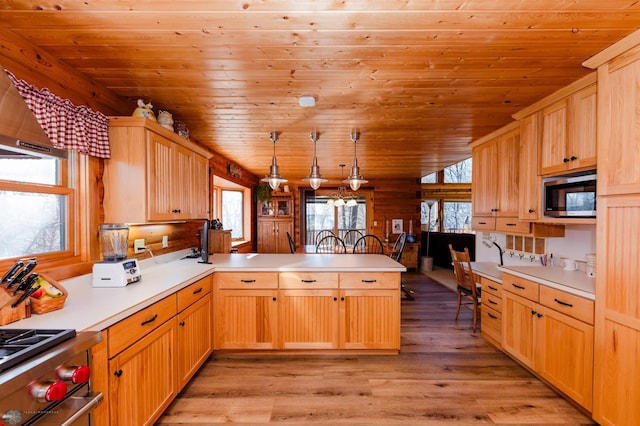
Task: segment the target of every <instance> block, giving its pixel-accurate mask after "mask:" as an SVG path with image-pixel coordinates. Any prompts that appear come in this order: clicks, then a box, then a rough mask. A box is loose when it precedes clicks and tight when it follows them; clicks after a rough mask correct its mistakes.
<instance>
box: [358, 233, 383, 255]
mask: <svg viewBox="0 0 640 426" xmlns="http://www.w3.org/2000/svg"><path fill="white" fill-rule="evenodd" d="M353 253H354V254H384V246H383V245H382V241H380V238H378V237H377V236H375V235H373V234H366V235H364V236H362V237H360V238H358V240H357V241H356V243H355V244H354V245H353Z"/></svg>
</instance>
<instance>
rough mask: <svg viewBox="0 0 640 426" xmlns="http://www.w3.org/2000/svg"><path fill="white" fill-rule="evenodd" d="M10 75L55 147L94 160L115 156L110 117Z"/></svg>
mask: <svg viewBox="0 0 640 426" xmlns="http://www.w3.org/2000/svg"><path fill="white" fill-rule="evenodd" d="M7 74H8V75H9V78H10V79H11V81H13V84H14V85H15V86H16V88H17V89H18V92H20V94H21V95H22V97H23V98H24V100H25V102H26V103H27V105H28V106H29V109H31V112H33V115H35V117H36V120H38V123H39V124H40V127H42V129H43V130H44V132H45V133H46V134H47V136H49V140H50V141H51V143H52V144H53V146H55V147H56V148H61V149H73V150H75V151H78V152H80V153H82V154H86V155H91V156H93V157H99V158H109V157H111V151H110V149H109V128H108V125H109V119H108V118H107V116H105V115H104V114H102V113H100V112H96V111H92V110H91V109H90V108H88V107H86V106H76V105H73V103H71V101H69V100H68V99H62V98H59V97H58V96H56V95H54V94H53V93H51V92H50V91H49V90H47V89H46V88H45V89H38V88H37V87H34V86H32V85H30V84H29V83H27V82H25V81H23V80H18V79H17V78H16V77H15V76H14V75H13V74H11V73H10V72H9V71H7Z"/></svg>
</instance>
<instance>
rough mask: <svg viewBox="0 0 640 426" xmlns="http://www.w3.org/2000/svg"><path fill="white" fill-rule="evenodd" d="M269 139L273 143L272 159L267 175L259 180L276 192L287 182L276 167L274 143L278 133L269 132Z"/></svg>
mask: <svg viewBox="0 0 640 426" xmlns="http://www.w3.org/2000/svg"><path fill="white" fill-rule="evenodd" d="M269 137H270V138H271V141H272V142H273V159H272V160H271V167H270V168H269V174H268V175H266V176H265V177H263V178H262V179H260V182H266V183H268V184H269V186H270V187H271V189H272V190H274V191H276V190H277V189H278V188H279V187H280V184H281V183H285V182H288V181H287V180H286V179H284V178H283V177H282V176H281V175H280V168H279V167H278V161H277V160H276V142H277V141H278V132H271V133H270V134H269Z"/></svg>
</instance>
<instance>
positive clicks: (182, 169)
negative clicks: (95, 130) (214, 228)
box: [103, 117, 211, 222]
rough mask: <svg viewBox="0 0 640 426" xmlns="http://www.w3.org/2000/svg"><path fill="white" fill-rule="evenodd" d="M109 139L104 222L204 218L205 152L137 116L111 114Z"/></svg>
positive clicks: (206, 188)
mask: <svg viewBox="0 0 640 426" xmlns="http://www.w3.org/2000/svg"><path fill="white" fill-rule="evenodd" d="M109 141H110V143H111V158H110V159H108V160H105V162H104V176H103V181H104V192H105V194H104V211H105V221H106V222H147V221H166V220H184V219H203V218H207V216H208V205H209V203H208V192H209V164H208V158H209V157H211V154H210V153H209V152H208V151H206V150H204V149H202V148H201V147H199V146H197V145H196V144H194V143H192V142H189V141H188V140H186V139H183V138H181V137H179V136H178V135H177V134H175V133H173V132H171V131H169V130H167V129H165V128H164V127H162V126H160V125H159V124H157V123H154V122H152V121H149V120H147V119H145V118H140V117H111V118H110V120H109Z"/></svg>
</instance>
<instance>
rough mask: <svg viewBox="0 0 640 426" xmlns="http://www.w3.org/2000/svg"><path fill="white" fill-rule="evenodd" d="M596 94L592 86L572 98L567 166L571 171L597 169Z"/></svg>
mask: <svg viewBox="0 0 640 426" xmlns="http://www.w3.org/2000/svg"><path fill="white" fill-rule="evenodd" d="M596 93H597V86H596V85H595V84H594V85H591V86H589V87H587V88H585V89H582V90H580V91H579V92H577V93H575V94H574V95H572V96H571V98H570V104H569V107H570V116H569V123H568V126H569V130H568V131H569V140H568V143H569V145H568V147H567V158H569V162H568V163H567V166H568V168H569V170H578V169H580V170H585V169H589V168H595V167H596Z"/></svg>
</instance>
